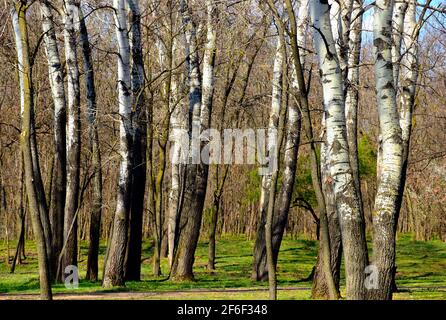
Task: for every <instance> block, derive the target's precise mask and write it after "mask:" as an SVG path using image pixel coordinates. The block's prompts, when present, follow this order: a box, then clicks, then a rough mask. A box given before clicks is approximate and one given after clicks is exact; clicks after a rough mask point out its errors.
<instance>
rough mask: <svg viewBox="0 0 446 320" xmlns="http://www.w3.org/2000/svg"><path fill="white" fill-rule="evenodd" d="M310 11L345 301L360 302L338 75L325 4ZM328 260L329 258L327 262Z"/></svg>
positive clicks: (359, 236)
mask: <svg viewBox="0 0 446 320" xmlns="http://www.w3.org/2000/svg"><path fill="white" fill-rule="evenodd" d="M310 11H311V17H312V20H313V24H314V26H315V28H316V30H317V31H315V33H314V46H315V49H316V52H317V56H318V59H319V67H320V70H321V81H322V86H323V95H324V108H325V121H326V128H327V141H326V143H327V146H326V148H327V150H328V154H327V155H326V156H327V157H328V159H329V164H330V172H331V175H332V178H333V180H334V181H333V188H334V195H335V201H336V206H337V210H338V215H339V220H340V225H341V230H342V231H343V232H342V244H343V248H344V258H345V269H346V290H347V299H355V300H356V299H364V298H365V286H364V281H365V268H366V263H367V244H366V239H365V225H364V220H363V218H362V214H361V209H360V203H359V198H358V194H357V192H356V189H355V184H354V178H353V174H352V170H351V167H350V159H349V153H348V152H349V149H348V143H347V130H346V120H345V110H344V107H345V103H344V89H343V81H342V71H341V67H340V64H339V61H338V59H337V55H336V49H335V45H334V40H333V34H332V30H331V25H330V13H329V6H328V3H327V2H326V1H322V0H317V1H314V2H313V3H312V5H311V10H310ZM323 183H328V181H323ZM321 222H322V221H321ZM321 226H322V224H321ZM327 233H328V232H327ZM328 241H329V240H328ZM329 259H330V257H328V258H327V260H329ZM330 265H331V264H329V266H330Z"/></svg>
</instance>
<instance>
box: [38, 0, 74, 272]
mask: <svg viewBox="0 0 446 320" xmlns="http://www.w3.org/2000/svg"><path fill="white" fill-rule="evenodd" d="M40 9H41V14H42V29H43V32H44V33H45V42H44V44H45V51H46V55H47V60H48V72H49V78H50V86H51V93H52V97H53V102H54V147H55V150H54V169H53V183H52V190H51V201H50V203H51V205H50V218H51V227H52V240H53V243H52V247H53V255H54V260H53V266H52V269H53V270H56V268H57V266H56V264H57V258H58V257H59V254H60V252H61V250H62V246H63V230H64V210H65V195H66V152H67V151H66V100H65V87H64V81H63V78H64V76H63V69H62V64H61V61H60V56H59V49H58V45H57V39H56V32H55V30H54V20H53V19H54V18H53V14H52V12H51V7H50V5H49V2H48V1H47V0H44V1H41V2H40Z"/></svg>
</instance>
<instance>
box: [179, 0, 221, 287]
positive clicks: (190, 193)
mask: <svg viewBox="0 0 446 320" xmlns="http://www.w3.org/2000/svg"><path fill="white" fill-rule="evenodd" d="M206 8H207V29H208V30H207V40H206V49H205V57H204V61H203V79H202V80H201V78H200V69H199V61H198V53H197V42H196V28H195V24H194V22H193V21H192V18H191V15H190V12H189V7H188V1H187V0H182V1H181V12H182V16H183V27H184V28H185V31H184V32H185V36H186V51H187V55H186V57H187V60H188V61H187V62H188V68H189V87H190V95H189V104H190V111H189V114H190V115H191V117H190V119H191V120H192V123H191V124H190V126H189V128H190V130H191V133H192V135H194V133H198V134H200V133H202V132H204V131H206V130H207V129H208V128H209V126H210V123H211V113H212V100H213V93H214V64H215V50H216V49H215V43H216V31H215V30H214V17H215V14H216V10H217V9H216V4H215V1H214V0H207V2H206ZM192 135H191V136H192ZM194 140H198V139H197V138H195V139H194V138H192V140H191V151H192V152H191V155H190V157H191V159H190V160H191V161H190V163H189V164H188V165H187V168H186V181H185V183H186V185H185V190H184V192H185V195H184V205H183V208H182V209H183V210H182V212H181V218H180V230H179V238H178V248H177V252H176V255H175V260H174V263H173V265H172V270H171V276H172V278H173V279H193V264H194V259H195V250H196V248H197V243H198V237H199V233H200V226H201V220H202V215H203V206H204V200H205V197H206V189H207V179H208V172H209V165H208V164H207V163H203V162H202V161H201V159H200V158H201V157H200V154H201V152H200V150H201V147H202V145H200V143H199V142H198V143H195V141H194Z"/></svg>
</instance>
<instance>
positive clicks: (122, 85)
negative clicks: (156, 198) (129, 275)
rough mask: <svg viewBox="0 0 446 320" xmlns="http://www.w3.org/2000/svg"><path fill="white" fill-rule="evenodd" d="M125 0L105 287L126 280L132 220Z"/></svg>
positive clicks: (119, 31) (119, 26) (120, 16)
mask: <svg viewBox="0 0 446 320" xmlns="http://www.w3.org/2000/svg"><path fill="white" fill-rule="evenodd" d="M125 2H126V1H125V0H114V1H113V7H114V9H115V10H116V11H115V12H116V14H115V24H116V26H115V28H116V37H117V43H118V51H119V56H118V104H119V130H120V149H119V154H120V158H121V159H120V169H119V185H118V195H117V200H116V210H115V214H114V221H113V227H112V232H111V236H110V239H109V249H108V254H107V259H106V264H105V269H104V277H103V283H102V285H103V287H111V286H120V285H123V283H124V258H125V251H126V245H127V228H128V221H129V200H130V199H129V197H130V194H129V187H130V165H131V161H130V155H131V150H130V148H131V141H132V130H131V110H132V93H131V80H130V43H129V30H128V25H127V10H126V6H125Z"/></svg>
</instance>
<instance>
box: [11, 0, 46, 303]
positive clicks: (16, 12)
mask: <svg viewBox="0 0 446 320" xmlns="http://www.w3.org/2000/svg"><path fill="white" fill-rule="evenodd" d="M28 5H29V4H28V1H25V0H21V1H18V2H16V3H14V4H13V6H14V7H13V9H12V13H11V17H12V24H13V29H14V36H15V44H16V49H17V60H18V69H19V81H20V101H21V114H22V130H21V136H20V147H21V151H22V154H23V159H24V171H25V184H26V192H27V196H28V202H29V209H30V213H31V221H32V225H33V233H34V237H35V240H36V247H37V255H38V262H39V280H40V297H41V299H45V300H51V299H52V292H51V283H50V263H49V260H48V256H47V245H46V243H45V240H46V239H45V236H44V230H43V226H42V218H43V217H42V214H44V213H42V212H40V211H39V203H38V202H39V201H42V199H39V198H38V195H37V192H36V185H35V180H34V177H35V173H34V170H35V168H36V167H35V166H34V164H33V158H32V150H31V130H32V127H33V122H34V117H33V115H34V112H33V108H34V102H33V85H32V69H31V65H30V57H29V43H28V30H27V19H26V11H27V9H28ZM37 161H38V158H37Z"/></svg>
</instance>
